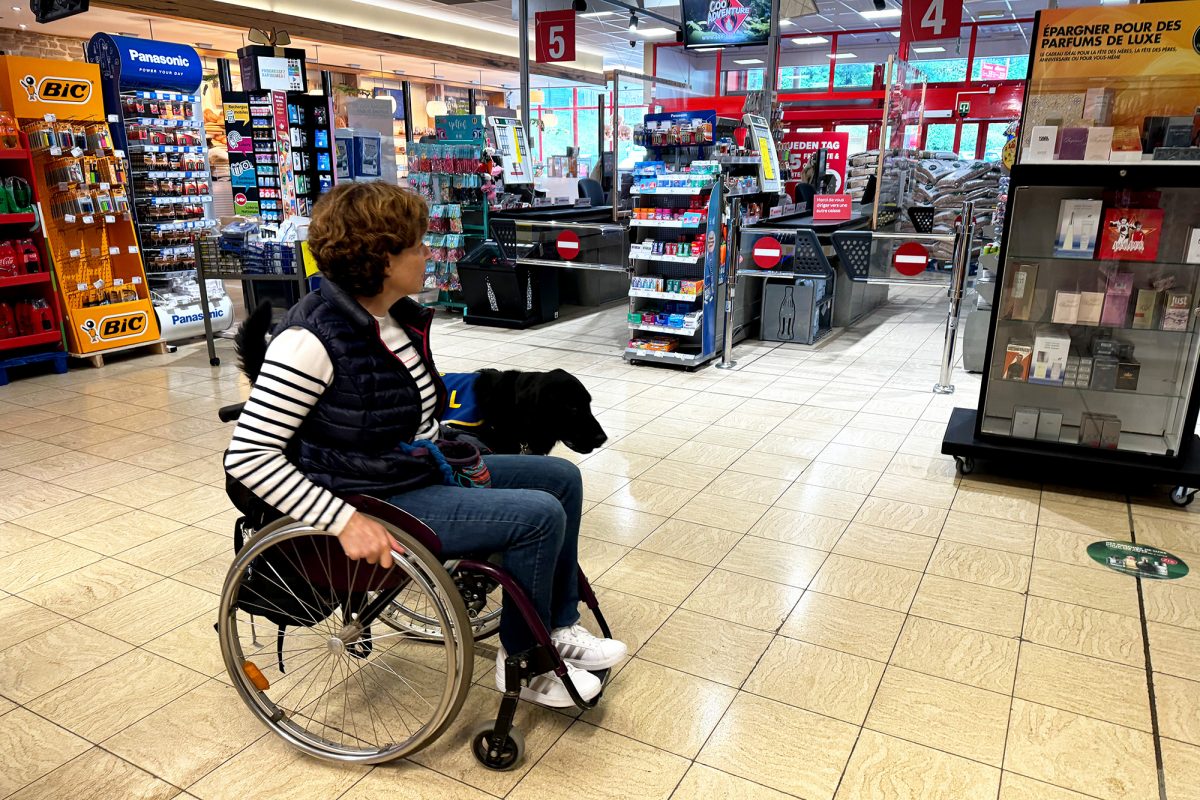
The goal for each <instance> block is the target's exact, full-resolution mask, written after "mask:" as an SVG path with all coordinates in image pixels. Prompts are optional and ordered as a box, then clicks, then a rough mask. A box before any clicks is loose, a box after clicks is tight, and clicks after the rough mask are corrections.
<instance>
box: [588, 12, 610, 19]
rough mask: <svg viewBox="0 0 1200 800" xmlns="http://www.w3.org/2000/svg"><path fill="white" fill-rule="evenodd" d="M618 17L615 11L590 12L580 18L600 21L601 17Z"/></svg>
mask: <svg viewBox="0 0 1200 800" xmlns="http://www.w3.org/2000/svg"><path fill="white" fill-rule="evenodd" d="M616 15H617V12H615V11H589V12H588V13H586V14H580V15H579V16H581V17H587V18H588V19H598V18H600V17H615V16H616Z"/></svg>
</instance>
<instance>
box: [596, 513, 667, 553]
mask: <svg viewBox="0 0 1200 800" xmlns="http://www.w3.org/2000/svg"><path fill="white" fill-rule="evenodd" d="M666 520H667V518H666V517H660V516H658V515H656V514H647V513H644V512H642V511H634V510H632V509H628V508H620V507H618V506H612V505H608V504H606V503H601V504H600V505H598V506H596V507H595V508H593V509H592V510H591V511H589V512H587V513H586V514H584V515H583V519H582V520H581V522H580V525H579V533H580V535H582V536H590V537H591V538H593V539H600V540H602V541H605V542H612V543H613V544H619V545H622V546H624V547H634V546H635V545H637V543H638V542H640V541H642V540H643V539H645V538H646V537H647V536H649V535H650V532H651V531H653V530H654V529H655V528H657V527H658V526H659V525H662V524H663V523H664V522H666Z"/></svg>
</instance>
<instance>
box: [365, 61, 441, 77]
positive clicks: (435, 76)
mask: <svg viewBox="0 0 1200 800" xmlns="http://www.w3.org/2000/svg"><path fill="white" fill-rule="evenodd" d="M346 66H347V67H348V68H350V69H362V64H347V65H346ZM435 77H436V76H435Z"/></svg>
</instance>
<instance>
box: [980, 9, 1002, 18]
mask: <svg viewBox="0 0 1200 800" xmlns="http://www.w3.org/2000/svg"><path fill="white" fill-rule="evenodd" d="M1004 16H1005V14H1004V12H1003V11H980V12H979V13H978V14H976V15H975V19H1001V18H1003V17H1004Z"/></svg>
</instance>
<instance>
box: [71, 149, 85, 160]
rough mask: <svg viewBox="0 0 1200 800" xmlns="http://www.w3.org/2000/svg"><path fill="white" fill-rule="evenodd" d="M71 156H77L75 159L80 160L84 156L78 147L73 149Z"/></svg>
mask: <svg viewBox="0 0 1200 800" xmlns="http://www.w3.org/2000/svg"><path fill="white" fill-rule="evenodd" d="M71 155H73V156H75V158H79V157H80V156H82V155H83V150H81V149H79V148H78V147H72V148H71Z"/></svg>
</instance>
